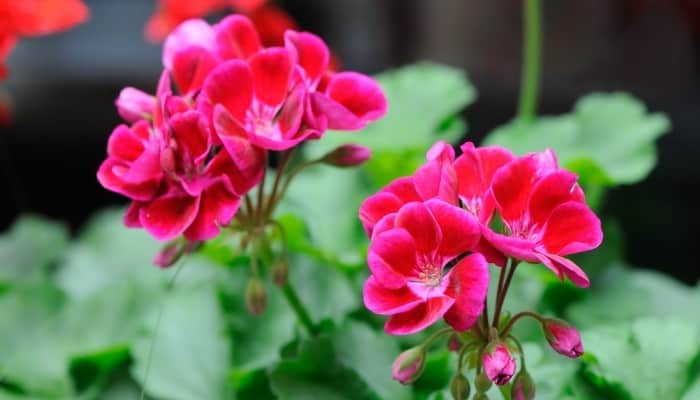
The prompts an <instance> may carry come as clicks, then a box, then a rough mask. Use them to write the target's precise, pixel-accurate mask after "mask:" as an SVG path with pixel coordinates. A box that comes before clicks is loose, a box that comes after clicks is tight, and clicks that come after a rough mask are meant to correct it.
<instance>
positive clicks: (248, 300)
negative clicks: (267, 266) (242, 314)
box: [245, 277, 267, 315]
mask: <svg viewBox="0 0 700 400" xmlns="http://www.w3.org/2000/svg"><path fill="white" fill-rule="evenodd" d="M245 305H246V307H248V311H250V313H251V314H254V315H260V314H262V312H263V311H265V307H266V306H267V291H266V290H265V285H264V284H263V281H262V280H261V279H260V278H256V277H254V278H250V280H249V281H248V286H247V287H246V290H245Z"/></svg>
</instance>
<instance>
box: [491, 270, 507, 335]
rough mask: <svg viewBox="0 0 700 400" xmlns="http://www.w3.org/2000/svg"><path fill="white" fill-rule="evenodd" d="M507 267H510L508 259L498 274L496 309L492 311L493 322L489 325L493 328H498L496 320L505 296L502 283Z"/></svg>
mask: <svg viewBox="0 0 700 400" xmlns="http://www.w3.org/2000/svg"><path fill="white" fill-rule="evenodd" d="M508 267H510V259H508V263H507V264H506V265H505V266H503V267H502V268H501V271H500V273H499V274H498V290H497V291H496V309H495V310H494V313H493V322H492V324H491V326H493V327H494V328H498V319H499V318H500V317H501V307H502V306H503V298H504V297H505V294H504V293H503V283H504V281H505V276H506V273H507V271H508Z"/></svg>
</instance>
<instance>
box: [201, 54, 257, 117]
mask: <svg viewBox="0 0 700 400" xmlns="http://www.w3.org/2000/svg"><path fill="white" fill-rule="evenodd" d="M252 101H253V75H252V73H251V72H250V68H249V67H248V64H246V63H245V62H243V61H240V60H231V61H226V62H225V63H223V64H221V65H219V66H218V67H216V68H215V69H214V70H213V71H212V72H211V73H210V74H209V76H208V77H207V79H206V80H205V81H204V85H203V86H202V93H201V94H200V95H199V97H198V98H197V109H199V110H200V111H202V112H203V113H204V114H205V115H207V116H212V115H213V112H214V106H215V105H216V104H221V105H222V106H224V107H225V108H226V110H227V111H228V112H229V113H230V114H231V115H232V116H233V118H234V119H236V120H238V121H242V120H243V119H244V117H245V113H246V110H248V107H249V106H250V104H251V103H252Z"/></svg>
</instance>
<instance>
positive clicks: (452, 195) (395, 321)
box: [359, 142, 602, 399]
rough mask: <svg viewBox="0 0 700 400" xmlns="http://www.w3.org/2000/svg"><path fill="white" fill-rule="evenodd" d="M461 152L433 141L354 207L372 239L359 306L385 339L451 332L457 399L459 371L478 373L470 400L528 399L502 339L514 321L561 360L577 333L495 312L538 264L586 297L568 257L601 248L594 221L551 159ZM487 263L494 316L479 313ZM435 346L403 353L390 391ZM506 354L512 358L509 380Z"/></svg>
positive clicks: (516, 347)
mask: <svg viewBox="0 0 700 400" xmlns="http://www.w3.org/2000/svg"><path fill="white" fill-rule="evenodd" d="M461 149H462V154H461V155H460V156H459V157H456V156H455V152H454V149H453V148H452V147H451V146H449V145H448V144H446V143H444V142H438V143H437V144H435V145H434V146H433V147H432V148H431V149H430V150H429V151H428V153H427V162H426V163H425V164H424V165H422V166H421V167H419V168H418V170H417V171H416V172H415V173H414V175H413V176H407V177H401V178H398V179H396V180H394V181H393V182H391V183H389V184H388V185H387V186H386V187H385V188H384V189H382V190H381V191H380V192H378V193H377V194H375V195H373V196H371V197H369V198H368V199H367V200H365V202H364V203H363V204H362V206H361V207H360V213H359V214H360V215H359V216H360V220H361V221H362V224H363V226H364V228H365V231H366V233H367V235H368V236H369V238H370V240H371V243H370V247H369V250H368V254H367V263H368V266H369V269H370V272H371V274H370V277H369V278H368V279H367V281H366V283H365V286H364V293H363V295H364V296H363V297H364V302H365V306H366V307H367V308H368V309H369V310H370V311H372V312H374V313H376V314H380V315H386V316H388V317H389V319H388V320H387V322H386V324H385V331H386V332H387V333H389V334H392V335H406V334H412V333H416V332H419V331H421V330H423V329H425V328H427V327H429V326H431V325H433V324H434V323H435V322H437V321H438V320H440V319H442V318H444V320H445V322H446V323H447V324H448V325H449V326H450V328H447V329H446V330H442V331H439V332H438V333H439V334H450V337H449V340H448V347H449V348H450V349H451V350H453V351H456V352H458V353H459V361H458V368H457V371H458V372H457V375H456V376H455V377H454V378H453V381H452V385H451V390H452V394H453V396H454V397H455V398H456V399H466V398H467V397H468V396H469V392H470V385H469V382H468V380H467V378H466V377H465V376H464V375H463V373H462V370H463V368H465V367H467V368H473V369H475V370H476V375H475V376H476V379H475V388H476V394H475V396H474V398H475V399H483V398H486V391H487V390H488V389H489V387H490V386H491V384H492V383H494V384H496V385H505V384H508V383H510V382H511V381H513V376H515V377H516V378H515V380H514V381H513V382H512V385H511V389H512V393H513V398H517V399H530V398H533V397H534V384H533V382H532V378H531V377H530V375H529V373H528V372H527V370H526V369H525V366H524V365H525V362H524V354H523V352H522V349H521V346H520V344H519V342H518V340H517V338H515V337H514V336H513V335H512V333H511V331H512V328H513V325H514V324H515V323H516V322H517V321H518V320H519V319H521V318H522V317H525V316H530V317H534V318H536V319H537V320H539V321H540V323H541V325H542V328H543V330H544V332H545V337H546V339H547V341H548V342H549V343H550V345H551V346H552V348H553V349H554V350H556V351H557V352H559V353H561V354H563V355H565V356H568V357H572V358H575V357H578V356H580V355H581V354H582V353H583V348H582V345H581V338H580V335H579V334H578V331H577V330H576V329H575V328H573V327H571V326H570V325H568V324H567V323H566V322H564V321H561V320H558V319H547V318H543V317H541V316H539V315H537V314H534V313H531V312H523V313H519V314H516V315H514V316H513V317H512V318H511V317H510V316H509V315H508V314H507V313H504V312H503V311H504V310H503V305H504V302H505V298H506V294H507V292H508V288H509V287H510V284H511V281H512V279H513V276H514V273H515V270H516V268H517V266H518V265H519V263H520V262H521V261H526V262H529V263H541V264H543V265H544V266H545V267H547V268H548V269H550V270H551V271H553V272H554V273H555V274H557V276H558V277H559V278H560V279H562V280H563V279H565V278H568V279H569V280H570V281H571V282H572V283H574V284H575V285H577V286H580V287H587V286H588V285H589V280H588V277H587V276H586V274H585V273H584V271H583V270H582V269H581V268H579V266H577V265H576V264H575V263H574V262H572V261H571V260H569V259H568V258H566V256H568V255H570V254H574V253H580V252H584V251H588V250H592V249H594V248H596V247H597V246H599V245H600V243H601V241H602V231H601V225H600V220H599V219H598V217H597V216H596V215H595V214H594V213H593V211H591V209H590V208H589V207H588V206H587V205H586V202H585V198H584V194H583V190H582V189H581V187H580V186H579V185H578V183H577V176H576V175H574V174H573V173H571V172H569V171H566V170H564V169H560V168H559V166H558V162H557V159H556V155H555V154H554V152H553V151H551V150H546V151H543V152H539V153H530V154H527V155H524V156H521V157H516V156H515V155H513V154H512V153H511V152H510V151H508V150H507V149H505V148H502V147H497V146H492V147H481V148H476V147H475V146H474V145H473V144H472V143H465V144H464V145H463V146H462V147H461ZM496 219H498V220H500V221H496ZM489 263H491V264H494V265H495V266H496V267H497V268H499V269H500V273H499V278H498V285H497V292H496V294H495V301H494V303H495V306H496V307H495V310H494V312H493V314H492V315H489V313H488V310H487V308H486V307H485V305H486V304H487V289H488V287H489V268H488V265H489ZM433 340H435V335H433V336H431V337H430V338H429V339H428V341H427V342H426V343H423V344H422V345H420V346H419V347H418V348H419V349H421V351H420V352H415V351H413V350H409V351H412V353H411V354H413V356H412V357H408V355H405V354H406V353H404V355H402V356H400V357H399V358H400V359H401V362H398V361H397V363H398V364H395V368H394V377H395V378H396V379H397V380H398V381H400V382H402V383H406V382H411V381H413V380H415V379H417V376H416V375H418V374H419V373H420V372H421V371H422V368H418V366H419V365H422V363H423V362H424V360H422V359H421V357H418V356H416V354H419V355H422V357H424V356H425V352H426V349H427V348H428V346H429V343H430V342H432V341H433ZM513 354H518V355H519V356H520V357H521V364H522V367H521V368H520V372H518V373H517V374H516V371H517V370H518V368H517V363H516V361H515V358H514V357H513ZM411 360H412V361H413V363H414V364H415V365H413V364H410V363H409V361H411ZM397 365H398V366H399V367H400V368H397Z"/></svg>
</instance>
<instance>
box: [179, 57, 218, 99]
mask: <svg viewBox="0 0 700 400" xmlns="http://www.w3.org/2000/svg"><path fill="white" fill-rule="evenodd" d="M216 64H217V60H216V58H215V57H214V55H212V53H210V52H209V51H207V50H206V49H204V48H202V47H199V46H191V47H188V48H186V49H183V50H181V51H178V52H177V53H175V57H174V58H173V68H172V71H171V72H172V75H173V80H174V81H175V85H176V86H177V88H178V89H179V90H180V93H181V94H184V95H187V96H191V95H193V94H194V93H195V92H197V91H198V90H199V89H201V88H202V82H204V80H205V79H206V77H207V75H208V74H209V72H211V70H213V69H214V67H216Z"/></svg>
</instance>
